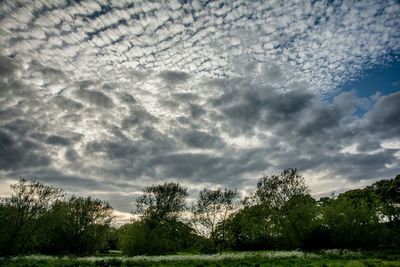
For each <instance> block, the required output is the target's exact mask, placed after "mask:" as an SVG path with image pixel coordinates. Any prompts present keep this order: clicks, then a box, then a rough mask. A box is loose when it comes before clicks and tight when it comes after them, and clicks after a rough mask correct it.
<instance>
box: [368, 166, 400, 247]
mask: <svg viewBox="0 0 400 267" xmlns="http://www.w3.org/2000/svg"><path fill="white" fill-rule="evenodd" d="M365 190H366V191H367V192H369V193H370V194H373V195H375V196H376V197H377V198H378V199H379V200H380V202H381V204H382V208H381V210H380V211H381V213H382V214H381V215H382V218H381V220H382V221H384V222H385V225H386V226H387V229H388V230H389V231H390V233H389V235H388V238H387V241H388V245H389V244H390V243H392V245H397V246H400V174H399V175H397V176H396V177H395V178H393V179H388V180H381V181H378V182H375V183H374V184H372V185H371V186H368V187H367V188H366V189H365Z"/></svg>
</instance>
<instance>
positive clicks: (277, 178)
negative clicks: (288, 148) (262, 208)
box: [255, 168, 310, 210]
mask: <svg viewBox="0 0 400 267" xmlns="http://www.w3.org/2000/svg"><path fill="white" fill-rule="evenodd" d="M309 191H310V190H309V188H308V187H307V185H306V184H305V180H304V177H303V176H301V175H300V174H299V173H298V172H297V169H291V168H289V169H285V170H284V171H282V172H281V173H280V174H278V175H275V174H273V175H270V176H264V177H262V178H260V180H259V181H258V183H257V190H256V193H255V195H256V198H257V200H258V201H259V202H261V203H263V204H265V205H268V206H269V207H270V208H271V209H273V210H279V209H280V208H282V207H283V206H284V205H285V204H286V202H287V201H289V200H290V199H291V198H292V197H294V196H299V195H306V194H308V193H309Z"/></svg>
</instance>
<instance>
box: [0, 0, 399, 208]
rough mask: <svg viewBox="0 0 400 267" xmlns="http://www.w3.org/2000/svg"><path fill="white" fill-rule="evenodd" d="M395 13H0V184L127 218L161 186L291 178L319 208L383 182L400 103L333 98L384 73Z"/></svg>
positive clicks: (164, 7) (372, 9)
mask: <svg viewBox="0 0 400 267" xmlns="http://www.w3.org/2000/svg"><path fill="white" fill-rule="evenodd" d="M399 12H400V5H399V3H398V2H396V1H382V2H379V3H378V2H376V1H362V2H356V3H351V4H350V2H348V1H333V2H332V1H327V2H324V1H321V2H316V3H311V2H308V1H293V2H292V3H283V2H282V1H276V2H273V1H261V2H254V1H229V2H228V3H224V2H219V1H212V2H205V1H189V2H188V3H180V2H176V3H175V2H172V1H168V2H167V3H164V2H162V3H152V2H147V1H140V2H138V3H136V2H134V3H131V2H128V1H127V2H121V1H115V2H114V1H104V2H101V1H91V2H74V1H44V2H40V1H34V2H18V1H3V2H2V3H0V43H1V44H2V46H1V47H2V48H1V50H0V179H2V180H3V181H8V180H7V179H15V178H16V177H18V176H28V177H37V178H40V179H42V180H44V181H47V182H50V183H53V184H56V185H59V186H62V187H64V188H66V189H67V190H69V191H71V192H74V193H82V194H86V193H88V192H90V193H91V194H94V195H96V196H99V197H101V198H103V199H104V198H106V199H109V200H110V201H111V204H114V205H115V206H116V208H117V209H119V210H122V211H129V210H130V209H132V208H133V205H132V203H131V202H132V201H133V200H134V198H135V197H136V196H137V194H138V192H139V191H140V189H141V188H143V186H145V185H148V184H151V183H157V182H159V181H160V180H162V179H164V180H169V179H175V180H178V181H179V182H181V183H183V184H185V185H187V186H191V188H193V192H196V190H198V189H199V188H201V187H204V186H219V185H223V186H231V187H238V188H242V189H243V190H246V189H249V188H250V189H251V188H254V186H255V183H256V179H257V178H258V177H259V176H260V175H262V174H264V173H269V172H273V171H279V170H281V169H283V168H286V167H297V168H299V169H300V170H301V171H302V172H304V173H305V174H307V177H309V178H308V179H309V183H310V185H311V187H312V188H313V191H314V193H317V194H318V193H324V192H329V191H332V190H342V189H343V188H346V187H349V186H352V185H354V184H357V183H360V181H363V180H365V179H366V180H368V179H374V178H375V179H376V178H385V177H391V176H393V175H395V174H397V173H398V172H400V167H399V164H398V163H399V157H400V152H399V149H400V145H399V143H400V140H399V136H400V120H399V116H398V114H400V105H398V103H400V92H393V93H392V94H388V95H379V94H375V95H372V96H370V97H360V96H359V95H358V94H357V92H356V91H350V92H337V88H338V86H339V85H341V84H343V83H345V82H348V81H350V80H351V79H354V78H357V77H360V75H362V73H363V72H364V71H365V70H367V69H369V68H372V67H374V66H377V65H380V64H384V63H387V62H390V61H392V60H396V54H398V52H399V50H400V49H399V48H400V47H399V44H400V36H399V31H398V29H399V27H400V20H399V18H398V15H397V14H398V13H399ZM359 89H362V88H359ZM324 96H328V97H324Z"/></svg>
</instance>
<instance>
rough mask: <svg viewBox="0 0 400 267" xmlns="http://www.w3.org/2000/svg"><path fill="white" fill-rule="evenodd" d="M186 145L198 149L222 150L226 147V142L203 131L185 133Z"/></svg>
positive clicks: (184, 140)
mask: <svg viewBox="0 0 400 267" xmlns="http://www.w3.org/2000/svg"><path fill="white" fill-rule="evenodd" d="M182 140H183V142H184V143H185V144H187V145H188V146H191V147H197V148H214V149H220V148H223V147H224V141H223V140H222V139H221V137H220V136H218V135H211V134H209V133H207V132H202V131H191V132H188V133H185V134H184V135H183V137H182Z"/></svg>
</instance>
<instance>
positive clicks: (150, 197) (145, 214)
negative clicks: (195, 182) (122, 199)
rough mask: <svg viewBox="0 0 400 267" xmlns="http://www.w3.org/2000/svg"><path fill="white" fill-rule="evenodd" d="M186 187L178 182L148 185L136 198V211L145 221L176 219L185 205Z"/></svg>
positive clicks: (157, 221) (187, 194)
mask: <svg viewBox="0 0 400 267" xmlns="http://www.w3.org/2000/svg"><path fill="white" fill-rule="evenodd" d="M188 196H189V193H188V190H187V188H184V187H182V186H181V185H180V184H179V183H164V184H162V185H155V186H154V185H153V186H148V187H146V188H145V189H144V190H143V195H142V196H140V197H139V198H137V199H136V212H137V213H139V214H141V215H142V218H143V219H144V220H147V221H153V222H156V223H159V222H164V221H171V220H176V219H177V218H178V216H179V213H180V212H182V211H183V210H184V209H185V207H186V205H185V199H186V197H188Z"/></svg>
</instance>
